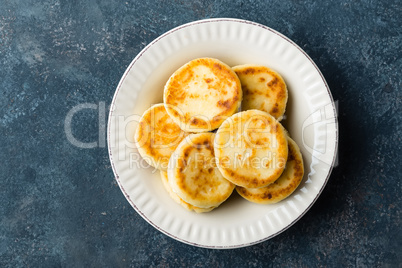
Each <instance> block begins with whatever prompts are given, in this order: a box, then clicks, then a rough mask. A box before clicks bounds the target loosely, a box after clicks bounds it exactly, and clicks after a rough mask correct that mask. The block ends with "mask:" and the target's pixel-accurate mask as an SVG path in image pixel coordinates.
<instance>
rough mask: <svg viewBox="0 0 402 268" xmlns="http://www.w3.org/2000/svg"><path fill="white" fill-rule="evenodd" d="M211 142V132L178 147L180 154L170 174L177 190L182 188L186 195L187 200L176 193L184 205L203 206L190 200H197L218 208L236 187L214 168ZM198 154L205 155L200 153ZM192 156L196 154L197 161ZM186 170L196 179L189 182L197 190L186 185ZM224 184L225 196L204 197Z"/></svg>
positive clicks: (192, 136)
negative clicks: (217, 176) (184, 202)
mask: <svg viewBox="0 0 402 268" xmlns="http://www.w3.org/2000/svg"><path fill="white" fill-rule="evenodd" d="M213 140H214V134H213V133H202V134H201V133H200V134H191V135H189V136H188V137H187V138H186V139H185V140H183V142H182V143H181V144H180V145H179V147H178V148H177V151H179V153H178V154H177V160H176V166H175V171H174V173H173V174H174V182H175V184H176V185H177V186H178V188H179V189H181V190H180V191H183V192H185V195H186V197H184V196H180V193H179V192H178V193H177V194H178V195H179V196H180V197H181V198H182V199H183V200H185V201H186V202H187V203H189V204H191V205H194V206H198V207H204V206H202V205H197V204H194V203H192V202H191V200H197V202H200V203H201V204H202V203H209V204H213V205H211V206H214V207H216V206H219V205H220V204H221V203H222V202H224V201H225V200H226V199H227V198H228V197H229V196H230V194H231V193H232V192H233V190H234V188H235V185H233V184H232V183H231V182H229V181H227V180H226V179H224V178H223V177H222V176H221V175H220V172H219V170H218V168H217V167H216V163H215V155H214V149H213ZM204 150H208V152H209V153H206V152H205V151H204ZM177 151H176V153H177ZM200 151H204V152H203V153H201V154H200V153H199V152H200ZM194 153H196V154H197V153H198V155H197V159H194ZM187 169H190V170H191V171H193V172H195V174H196V177H194V178H192V179H191V182H192V183H193V184H194V185H196V190H194V188H193V187H189V186H188V185H187V180H188V177H186V174H185V171H186V170H187ZM216 174H219V176H220V177H219V178H216ZM225 184H226V186H224V187H225V188H227V190H229V191H228V192H226V193H225V194H224V195H222V194H218V193H216V192H215V193H216V194H212V195H208V194H205V193H208V192H211V191H212V192H213V191H215V189H218V188H219V187H220V186H221V185H225ZM190 188H193V189H190ZM188 198H189V199H188ZM211 206H207V207H211Z"/></svg>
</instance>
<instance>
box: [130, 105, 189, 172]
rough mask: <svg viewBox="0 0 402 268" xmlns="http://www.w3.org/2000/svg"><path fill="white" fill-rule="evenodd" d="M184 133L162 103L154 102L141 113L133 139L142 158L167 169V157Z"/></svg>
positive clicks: (168, 157) (159, 167) (155, 165)
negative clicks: (154, 103)
mask: <svg viewBox="0 0 402 268" xmlns="http://www.w3.org/2000/svg"><path fill="white" fill-rule="evenodd" d="M185 136H186V133H185V132H184V131H183V130H181V129H180V127H179V126H178V125H177V124H176V123H175V122H173V120H172V119H171V118H170V116H169V115H168V114H167V112H166V109H165V106H164V105H163V104H156V105H154V106H152V107H151V108H149V109H148V110H146V111H145V112H144V114H143V115H142V117H141V119H140V122H139V124H138V127H137V129H136V132H135V135H134V140H135V142H136V145H137V148H138V151H139V153H140V155H141V156H142V157H143V158H144V160H145V161H146V162H147V163H148V164H149V165H151V166H153V167H155V168H158V169H160V170H167V167H168V163H169V159H170V156H171V154H172V153H173V151H174V150H175V149H176V147H177V145H179V143H180V142H181V141H182V140H183V139H184V137H185Z"/></svg>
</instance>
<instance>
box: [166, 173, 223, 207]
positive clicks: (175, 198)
mask: <svg viewBox="0 0 402 268" xmlns="http://www.w3.org/2000/svg"><path fill="white" fill-rule="evenodd" d="M160 173H161V180H162V183H163V186H164V187H165V189H166V191H167V192H168V193H169V195H170V197H171V198H172V199H173V200H174V201H175V202H176V203H178V204H180V205H181V206H182V207H184V208H185V209H187V210H189V211H195V212H197V213H203V212H209V211H211V210H213V209H214V208H215V207H211V208H199V207H195V206H192V205H190V204H189V203H187V202H186V201H184V200H183V199H181V198H180V197H179V196H178V195H177V194H176V193H174V192H173V191H172V188H171V187H170V184H169V181H168V175H167V172H166V171H162V170H161V171H160Z"/></svg>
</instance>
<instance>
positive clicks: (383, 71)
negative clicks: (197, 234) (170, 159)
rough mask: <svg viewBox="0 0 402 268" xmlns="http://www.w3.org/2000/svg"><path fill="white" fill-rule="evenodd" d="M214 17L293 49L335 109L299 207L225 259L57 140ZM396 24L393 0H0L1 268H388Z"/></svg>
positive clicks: (95, 152) (394, 261)
mask: <svg viewBox="0 0 402 268" xmlns="http://www.w3.org/2000/svg"><path fill="white" fill-rule="evenodd" d="M213 17H235V18H241V19H248V20H252V21H255V22H258V23H262V24H264V25H267V26H269V27H272V28H274V29H276V30H278V31H279V32H281V33H283V34H285V35H286V36H288V37H289V38H291V39H292V40H294V41H295V42H296V43H297V44H298V45H299V46H301V47H302V48H303V49H304V50H305V51H306V52H307V53H308V54H309V55H310V56H311V57H312V58H313V60H314V61H315V62H316V63H317V65H318V67H319V68H320V69H321V70H322V72H323V74H324V76H325V78H326V79H327V81H328V84H329V86H330V88H331V91H332V94H333V96H334V99H335V100H337V101H338V102H339V103H338V104H339V125H340V147H339V150H340V152H339V166H338V167H337V168H335V170H334V172H333V174H332V176H331V178H330V180H329V183H328V185H327V186H326V188H325V190H324V192H323V193H322V195H321V197H320V198H319V199H318V201H317V202H316V203H315V205H314V206H313V207H312V209H311V210H310V211H309V212H308V213H307V214H306V215H305V216H304V217H303V218H302V219H301V220H300V221H298V222H297V223H296V224H295V225H294V226H292V227H291V228H290V229H288V230H287V231H286V232H284V233H282V234H280V235H278V236H277V237H275V238H273V239H271V240H269V241H266V242H264V243H261V244H258V245H255V246H251V247H248V248H242V249H235V250H224V251H222V250H209V249H201V248H195V247H190V246H187V245H185V244H182V243H180V242H177V241H175V240H173V239H171V238H169V237H167V236H165V235H163V234H162V233H160V232H158V231H157V230H155V229H154V228H153V227H151V226H150V225H149V224H148V223H146V222H145V221H144V220H143V219H142V218H141V217H140V216H139V215H138V214H137V213H136V212H135V211H134V210H133V209H132V208H131V207H130V205H129V204H128V202H127V201H126V200H125V198H124V196H123V194H122V193H121V191H120V189H119V188H118V186H117V185H116V182H115V181H114V178H113V172H112V170H111V167H110V163H109V159H108V154H107V149H106V148H105V147H104V143H105V141H104V140H101V141H100V142H99V146H98V147H97V148H93V149H79V148H77V147H74V146H72V145H71V144H70V143H69V142H68V140H67V139H66V135H65V132H64V119H65V117H66V115H67V113H68V111H69V110H70V109H71V108H72V107H74V106H75V105H77V104H81V103H92V104H99V103H100V104H101V105H102V104H103V103H105V104H106V107H107V106H108V104H110V102H111V99H112V96H113V94H114V90H115V88H116V86H117V83H118V82H119V80H120V77H121V76H122V74H123V72H124V70H125V69H126V67H127V66H128V64H129V63H130V62H131V60H132V59H133V58H134V57H135V55H136V54H137V53H138V52H139V51H140V50H141V49H142V48H143V47H144V46H145V45H146V44H148V43H149V42H151V41H152V40H153V39H154V38H156V37H157V36H159V35H160V34H162V33H164V32H166V31H167V30H169V29H171V28H173V27H175V26H178V25H180V24H183V23H186V22H190V21H193V20H198V19H203V18H213ZM401 18H402V5H401V3H400V1H397V0H395V1H354V0H350V1H345V0H342V1H337V0H334V1H312V0H311V1H286V0H275V1H270V2H268V3H267V2H264V1H261V0H259V1H246V0H244V1H241V0H230V1H127V2H126V1H111V0H90V1H81V2H80V1H58V0H35V1H33V0H27V1H8V0H0V107H1V108H0V148H1V154H0V163H1V164H0V204H1V205H0V216H1V219H0V220H1V223H0V266H1V267H18V266H24V267H25V266H28V267H39V266H40V267H58V266H68V267H70V266H71V267H87V266H89V267H100V266H104V267H124V266H140V265H144V266H150V265H152V266H170V267H176V266H185V267H190V266H194V267H202V266H207V267H208V266H209V267H218V266H224V265H227V266H233V265H234V264H236V266H243V265H244V266H251V267H260V266H336V267H344V266H358V267H377V266H378V267H382V266H387V265H388V266H390V267H397V266H399V267H400V265H401V263H402V257H401V256H402V235H401V233H402V232H401V174H402V170H401V160H402V158H401V152H402V148H401V136H402V131H401V125H402V118H401V117H402V116H401V114H402V113H401V97H402V90H401V86H402V85H401V83H402V81H401V75H402V71H401V69H402V58H401V56H402V52H401V50H402V49H401V42H402V36H401V29H402V19H401ZM106 112H107V111H106ZM98 124H99V123H98V113H97V111H96V110H91V109H87V110H85V111H82V112H80V113H79V114H77V115H76V116H75V117H74V120H73V134H74V135H75V137H77V138H78V139H79V140H81V141H86V142H90V141H97V140H98ZM101 136H102V135H101Z"/></svg>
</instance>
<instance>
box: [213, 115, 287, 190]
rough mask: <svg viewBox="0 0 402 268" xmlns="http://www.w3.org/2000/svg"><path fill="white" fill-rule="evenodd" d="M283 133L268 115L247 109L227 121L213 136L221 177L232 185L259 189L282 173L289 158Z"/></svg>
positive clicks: (280, 127) (274, 120)
mask: <svg viewBox="0 0 402 268" xmlns="http://www.w3.org/2000/svg"><path fill="white" fill-rule="evenodd" d="M286 136H287V134H286V130H285V129H284V128H283V126H282V125H281V124H280V123H279V122H278V121H277V120H276V119H275V118H274V117H272V116H271V115H269V114H268V113H266V112H263V111H259V110H248V111H243V112H240V113H237V114H234V115H233V116H232V117H230V118H228V119H226V120H225V121H224V122H223V123H222V125H221V126H220V127H219V129H218V131H217V133H216V137H215V144H214V148H215V156H216V159H217V165H218V168H219V170H220V171H221V173H222V175H223V176H224V177H225V178H226V179H227V180H229V181H231V182H233V183H234V184H236V185H238V186H242V187H247V188H259V187H264V186H267V185H269V184H271V183H273V182H274V181H275V180H276V179H278V178H279V176H280V175H281V174H282V172H283V170H284V168H285V164H286V160H287V157H288V144H287V139H286Z"/></svg>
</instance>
